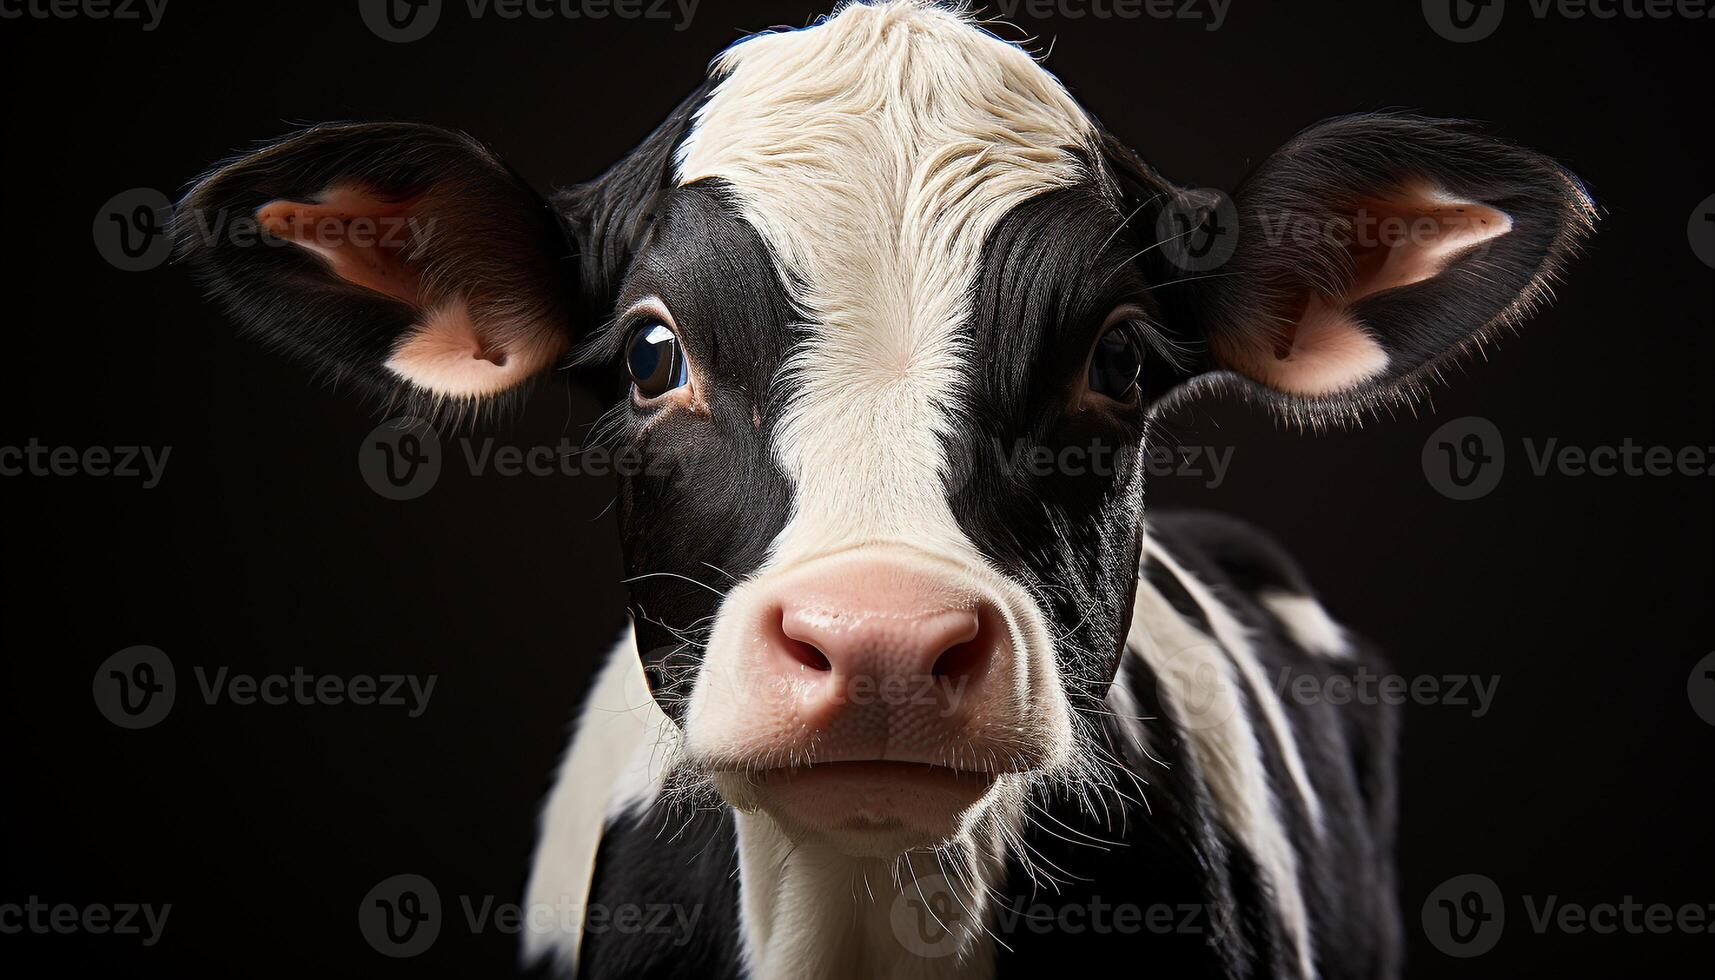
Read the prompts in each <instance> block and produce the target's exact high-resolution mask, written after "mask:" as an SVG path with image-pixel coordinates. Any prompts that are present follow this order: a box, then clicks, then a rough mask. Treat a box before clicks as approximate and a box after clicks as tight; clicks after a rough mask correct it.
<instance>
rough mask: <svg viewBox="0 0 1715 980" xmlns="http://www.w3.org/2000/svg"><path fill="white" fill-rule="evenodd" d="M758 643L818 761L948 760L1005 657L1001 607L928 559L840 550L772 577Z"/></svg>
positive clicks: (766, 668) (768, 670)
mask: <svg viewBox="0 0 1715 980" xmlns="http://www.w3.org/2000/svg"><path fill="white" fill-rule="evenodd" d="M774 595H775V596H777V597H778V598H777V599H776V600H775V601H774V602H773V603H770V604H768V605H767V606H765V607H764V613H763V621H762V623H760V624H759V625H760V630H759V632H760V637H759V639H760V641H761V642H760V643H759V644H758V647H759V648H760V649H758V651H757V653H758V654H759V656H760V659H761V661H762V662H761V663H760V664H758V665H757V666H758V667H760V668H761V670H762V672H763V673H764V674H765V675H769V676H772V677H773V678H774V679H775V681H776V686H777V689H784V690H788V691H790V693H791V698H790V700H791V711H792V714H793V716H794V717H795V718H796V720H797V722H798V723H799V724H800V725H802V726H805V727H806V728H808V729H811V730H812V731H813V732H814V735H815V738H816V742H817V748H816V753H815V755H816V761H818V762H823V761H841V760H864V759H899V760H908V761H919V762H935V763H939V762H943V758H942V756H943V755H944V754H945V753H944V752H943V751H941V750H942V749H944V748H945V747H946V746H948V745H951V744H953V743H955V742H957V741H958V740H959V739H960V737H961V734H962V733H964V732H965V730H966V727H967V723H968V722H969V721H970V720H971V719H972V718H973V717H974V716H978V715H980V714H981V708H980V705H981V704H982V702H983V701H984V700H985V699H986V697H987V695H986V689H987V686H988V685H986V684H985V681H986V680H987V679H988V677H989V675H990V674H991V672H993V671H994V670H995V669H996V666H997V662H998V661H1003V660H1005V659H1006V657H1007V643H1006V636H1007V629H1006V625H1005V622H1004V620H1003V618H1002V616H1001V614H1000V611H999V609H998V608H997V607H996V606H995V605H994V603H992V602H991V601H989V600H988V599H987V598H986V597H984V596H983V595H981V594H979V593H978V592H976V591H974V590H972V589H970V588H968V587H964V586H961V585H960V584H959V583H958V582H957V581H956V580H955V579H954V578H953V577H952V575H951V574H950V573H947V572H943V571H941V570H940V569H939V568H936V567H934V566H932V565H919V564H916V563H907V562H903V561H900V560H898V559H891V558H874V557H860V556H844V557H839V558H834V559H824V560H822V561H819V562H815V563H812V564H811V565H809V566H806V567H805V568H803V569H800V570H799V571H797V572H795V573H791V574H788V575H787V576H786V577H785V578H783V579H782V580H781V581H780V582H779V583H778V584H777V585H776V587H775V590H774Z"/></svg>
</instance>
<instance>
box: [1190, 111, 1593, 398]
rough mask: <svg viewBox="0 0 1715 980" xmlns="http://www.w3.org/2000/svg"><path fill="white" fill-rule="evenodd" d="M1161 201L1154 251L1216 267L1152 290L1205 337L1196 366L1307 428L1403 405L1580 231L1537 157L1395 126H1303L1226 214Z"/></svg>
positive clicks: (1510, 311) (1536, 285)
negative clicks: (1237, 381) (1179, 242)
mask: <svg viewBox="0 0 1715 980" xmlns="http://www.w3.org/2000/svg"><path fill="white" fill-rule="evenodd" d="M1167 200H1168V205H1167V208H1166V210H1165V211H1164V212H1163V214H1162V217H1163V218H1168V217H1169V214H1170V213H1171V212H1174V211H1177V212H1179V213H1178V214H1173V215H1172V218H1173V220H1163V221H1160V222H1158V228H1159V230H1160V231H1161V232H1163V233H1164V234H1163V239H1162V241H1163V244H1164V245H1170V244H1171V241H1172V240H1173V239H1176V238H1177V237H1179V236H1180V235H1182V234H1185V235H1186V236H1187V238H1197V237H1199V236H1201V237H1202V238H1203V250H1202V251H1201V252H1199V253H1197V254H1200V255H1203V256H1208V255H1209V254H1210V252H1211V250H1212V251H1213V252H1214V253H1215V254H1216V256H1217V261H1218V256H1219V255H1220V254H1221V252H1222V251H1223V249H1224V250H1225V251H1226V252H1227V253H1228V254H1230V257H1228V258H1226V260H1225V261H1224V262H1223V263H1220V264H1219V265H1218V267H1215V268H1212V269H1210V268H1207V267H1206V265H1205V267H1203V268H1195V267H1194V268H1191V269H1186V268H1184V267H1183V266H1185V265H1187V264H1189V263H1186V262H1181V263H1180V265H1181V266H1182V267H1181V268H1180V269H1177V270H1170V271H1169V272H1168V273H1167V274H1166V275H1165V277H1164V282H1163V285H1164V286H1166V284H1167V283H1170V282H1175V281H1177V282H1178V283H1179V284H1178V285H1171V286H1166V288H1163V289H1160V290H1159V291H1158V292H1159V295H1161V298H1162V301H1163V306H1164V307H1167V308H1170V310H1171V312H1170V315H1171V316H1174V317H1177V318H1181V319H1182V320H1184V321H1186V322H1189V323H1190V324H1192V325H1193V326H1194V329H1195V331H1196V332H1197V333H1198V334H1200V335H1201V336H1202V337H1203V338H1205V339H1206V340H1207V344H1208V352H1209V364H1208V366H1209V367H1211V368H1215V369H1226V370H1230V371H1233V372H1236V373H1238V374H1240V375H1243V376H1244V377H1247V378H1249V379H1251V380H1252V381H1255V382H1258V383H1259V384H1261V385H1262V386H1264V390H1265V391H1267V392H1269V393H1271V394H1272V396H1273V397H1272V400H1273V401H1274V402H1275V403H1276V405H1277V406H1278V407H1280V408H1282V409H1284V410H1286V411H1287V412H1288V414H1291V415H1294V416H1296V417H1299V418H1307V419H1318V418H1326V417H1330V416H1338V415H1342V414H1344V415H1351V414H1352V413H1353V411H1354V410H1355V409H1373V408H1376V407H1381V406H1383V405H1385V404H1387V403H1389V402H1391V401H1392V400H1395V399H1398V398H1400V397H1412V396H1414V395H1415V394H1416V393H1417V392H1418V391H1420V390H1422V388H1423V387H1424V385H1425V382H1426V381H1427V379H1429V378H1431V377H1434V376H1436V372H1437V371H1438V370H1439V368H1440V367H1441V366H1442V365H1443V364H1445V363H1446V362H1447V360H1449V359H1450V358H1452V357H1455V356H1458V355H1459V354H1460V353H1461V352H1463V351H1467V350H1469V349H1470V348H1471V347H1472V346H1473V345H1480V344H1482V343H1483V342H1484V341H1485V340H1487V339H1488V338H1489V337H1490V336H1491V335H1492V334H1493V333H1494V332H1495V331H1496V330H1498V329H1499V328H1501V327H1503V326H1505V327H1515V326H1516V325H1517V324H1518V323H1519V322H1520V321H1521V320H1522V319H1523V318H1524V317H1525V316H1527V315H1528V314H1529V313H1530V312H1531V311H1532V310H1533V309H1534V307H1535V306H1536V304H1537V303H1538V302H1539V301H1540V300H1541V299H1542V298H1543V297H1544V296H1545V295H1546V293H1547V290H1548V287H1549V284H1550V283H1551V282H1552V280H1553V279H1554V277H1555V275H1556V274H1557V272H1558V271H1559V269H1560V267H1561V264H1562V263H1563V262H1564V261H1565V260H1566V258H1567V257H1568V256H1569V254H1570V253H1571V252H1572V250H1573V249H1574V248H1575V246H1576V244H1577V242H1578V240H1579V239H1580V238H1582V237H1583V236H1584V235H1586V234H1588V233H1589V232H1590V231H1591V230H1592V229H1593V227H1594V219H1595V209H1594V207H1593V205H1592V204H1591V201H1590V198H1589V197H1588V195H1586V194H1585V192H1584V189H1583V186H1582V185H1581V184H1580V183H1579V182H1578V180H1577V178H1575V177H1574V176H1572V175H1571V174H1570V173H1568V172H1567V171H1565V170H1563V169H1562V168H1560V167H1559V166H1558V165H1556V164H1555V163H1554V162H1553V161H1551V160H1549V159H1547V158H1546V157H1543V156H1541V155H1538V154H1536V153H1532V152H1530V151H1528V150H1522V149H1519V148H1517V147H1514V146H1511V145H1508V144H1506V143H1503V142H1500V141H1497V140H1494V139H1491V138H1487V137H1485V136H1483V135H1481V134H1480V133H1478V132H1477V131H1476V130H1475V129H1473V128H1472V127H1471V126H1470V125H1468V124H1465V123H1460V122H1452V121H1446V120H1436V119H1425V118H1420V117H1413V116H1403V115H1379V116H1378V115H1370V116H1349V117H1344V118H1340V119H1334V120H1330V121H1328V122H1325V123H1322V124H1320V125H1318V126H1315V127H1313V128H1311V129H1309V130H1307V131H1306V132H1304V133H1302V134H1300V135H1299V136H1298V137H1296V138H1295V139H1293V140H1292V142H1290V143H1288V144H1287V145H1286V146H1284V147H1282V148H1281V149H1280V150H1278V151H1277V152H1275V153H1274V154H1273V155H1272V156H1270V157H1269V158H1268V159H1266V160H1265V161H1264V162H1263V163H1262V164H1261V166H1259V167H1258V168H1257V169H1256V171H1255V172H1254V173H1253V174H1252V175H1251V176H1250V177H1249V178H1247V179H1246V180H1245V181H1244V182H1243V183H1242V184H1241V186H1240V187H1239V189H1238V190H1237V191H1236V192H1235V193H1234V194H1233V196H1232V198H1231V200H1230V202H1220V201H1217V202H1215V206H1211V205H1210V204H1209V202H1208V201H1207V199H1199V198H1197V197H1195V196H1194V195H1188V194H1185V193H1183V192H1180V193H1177V194H1175V193H1169V194H1168V195H1167ZM1187 212H1190V213H1193V214H1195V215H1196V217H1195V218H1194V219H1192V220H1187V219H1186V218H1185V217H1184V215H1185V213H1187ZM1223 212H1225V213H1223ZM1199 222H1201V224H1200V226H1199ZM1221 235H1229V236H1231V237H1229V239H1228V240H1227V241H1225V242H1221V241H1219V240H1218V239H1219V236H1221ZM1209 236H1214V238H1215V240H1214V241H1210V240H1209ZM1161 251H1162V252H1163V253H1165V256H1166V258H1167V259H1168V261H1172V260H1173V258H1174V256H1176V255H1178V256H1184V255H1186V254H1187V253H1186V251H1185V250H1184V249H1182V248H1173V247H1163V248H1162V249H1161Z"/></svg>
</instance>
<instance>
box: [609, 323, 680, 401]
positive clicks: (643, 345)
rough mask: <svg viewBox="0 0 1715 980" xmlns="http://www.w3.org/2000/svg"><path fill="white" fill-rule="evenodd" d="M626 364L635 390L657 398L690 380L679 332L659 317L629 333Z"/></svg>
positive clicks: (644, 395) (643, 394) (642, 394)
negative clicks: (635, 387) (675, 331)
mask: <svg viewBox="0 0 1715 980" xmlns="http://www.w3.org/2000/svg"><path fill="white" fill-rule="evenodd" d="M625 367H626V369H627V370H629V371H630V372H631V380H632V382H633V383H634V384H636V385H637V393H638V394H639V395H641V396H642V397H644V398H659V397H660V396H662V395H665V394H666V393H667V392H669V391H672V390H674V389H675V388H683V387H684V386H685V385H686V384H688V383H690V380H691V373H690V370H689V369H688V368H687V367H686V366H685V352H684V351H683V350H681V349H680V347H679V338H678V336H677V335H676V334H674V333H673V328H671V327H669V326H667V325H666V324H665V323H662V322H661V321H659V320H654V321H651V322H649V323H645V324H644V325H643V326H642V327H641V328H639V329H638V331H637V332H636V333H634V334H632V335H631V346H630V347H628V348H627V349H626V352H625Z"/></svg>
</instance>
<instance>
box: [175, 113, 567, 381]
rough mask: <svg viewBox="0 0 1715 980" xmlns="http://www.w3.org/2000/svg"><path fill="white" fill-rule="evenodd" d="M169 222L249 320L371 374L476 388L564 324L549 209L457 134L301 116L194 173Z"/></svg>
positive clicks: (563, 246) (532, 359) (523, 360)
mask: <svg viewBox="0 0 1715 980" xmlns="http://www.w3.org/2000/svg"><path fill="white" fill-rule="evenodd" d="M173 234H174V242H175V247H176V250H177V253H178V255H179V256H180V257H181V258H182V259H183V260H184V261H186V262H187V263H189V264H190V266H191V267H192V268H193V269H194V270H195V272H196V273H197V274H198V275H199V276H200V277H201V278H202V279H203V280H204V281H205V282H206V284H207V286H208V289H209V292H210V293H211V294H212V296H213V297H214V298H215V299H216V300H218V301H219V302H220V303H221V304H222V305H223V306H225V307H226V308H227V309H228V310H229V311H230V312H231V313H232V314H233V315H234V316H235V317H236V318H237V319H238V320H239V321H240V322H241V323H242V324H243V325H244V326H245V327H246V328H248V329H249V330H250V331H251V332H253V333H255V334H257V335H259V336H260V337H261V338H262V339H263V340H264V341H265V342H267V343H269V344H270V345H273V346H277V347H280V348H283V349H285V350H287V351H289V352H291V353H293V354H295V355H298V356H300V357H302V358H304V359H306V360H308V361H310V362H311V363H313V364H315V365H317V366H319V367H321V368H323V369H325V370H326V371H328V372H330V373H331V374H333V375H334V376H336V377H338V378H341V379H349V380H354V381H356V382H358V383H359V384H360V385H362V386H363V387H366V388H369V389H371V390H375V391H381V392H387V393H393V392H395V391H397V390H398V389H399V388H400V387H401V386H404V387H406V388H407V389H409V390H410V391H411V392H412V393H418V394H426V395H429V396H433V397H435V398H436V399H447V400H455V401H477V400H482V399H488V398H491V397H493V396H496V395H499V394H501V393H502V392H505V391H508V390H511V389H514V388H515V387H516V386H518V385H519V384H520V383H521V382H523V381H524V380H526V379H528V378H529V377H531V376H532V375H534V374H537V373H538V372H540V371H542V370H544V369H545V368H547V367H549V366H551V365H552V364H553V363H554V362H555V360H556V359H557V358H558V357H559V355H560V354H562V353H563V352H564V351H566V350H567V348H568V347H569V346H570V344H571V341H572V337H573V333H574V329H575V324H574V322H573V316H574V313H573V311H574V309H575V308H576V305H575V303H574V302H573V299H574V295H575V290H576V282H577V277H576V270H575V263H574V260H573V257H572V251H573V250H572V246H571V245H570V244H568V239H567V235H566V233H565V231H564V230H563V229H562V226H561V224H560V221H559V219H558V218H557V217H556V215H555V214H554V212H553V211H552V210H551V209H550V207H549V206H548V204H547V203H546V202H545V201H544V200H543V199H542V198H541V197H540V196H539V195H537V194H536V193H535V192H534V191H533V190H531V189H530V187H529V186H528V185H526V184H525V183H524V182H523V181H522V180H521V179H519V177H518V176H517V175H516V174H514V173H513V172H512V171H510V170H508V169H507V168H506V167H505V166H504V165H502V164H501V163H500V161H499V160H497V159H496V158H495V157H494V155H493V154H492V153H490V152H489V151H488V150H487V149H486V148H484V147H483V146H481V145H480V144H478V143H476V142H475V141H474V140H472V139H470V138H469V137H466V136H464V135H462V134H459V133H454V132H449V131H447V130H443V129H437V128H435V127H431V126H420V125H411V124H400V123H389V124H374V125H371V124H340V125H325V126H317V127H314V128H312V129H310V130H308V131H306V132H303V133H301V134H299V135H296V136H293V137H290V138H288V139H285V140H282V141H280V142H277V143H274V144H272V145H269V146H266V147H264V148H262V149H260V150H258V151H256V152H255V153H252V154H250V155H248V156H245V157H242V158H239V159H237V160H235V161H233V162H230V163H228V164H226V165H224V166H221V167H219V168H218V169H216V170H215V171H214V172H213V173H211V174H210V175H208V176H207V177H205V178H203V179H202V180H201V181H199V182H198V183H197V184H196V185H195V186H194V187H193V188H192V189H191V190H190V192H189V193H188V194H187V195H186V196H185V198H184V200H183V202H182V203H181V204H180V206H179V207H178V209H177V210H176V212H175V217H174V228H173Z"/></svg>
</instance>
